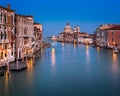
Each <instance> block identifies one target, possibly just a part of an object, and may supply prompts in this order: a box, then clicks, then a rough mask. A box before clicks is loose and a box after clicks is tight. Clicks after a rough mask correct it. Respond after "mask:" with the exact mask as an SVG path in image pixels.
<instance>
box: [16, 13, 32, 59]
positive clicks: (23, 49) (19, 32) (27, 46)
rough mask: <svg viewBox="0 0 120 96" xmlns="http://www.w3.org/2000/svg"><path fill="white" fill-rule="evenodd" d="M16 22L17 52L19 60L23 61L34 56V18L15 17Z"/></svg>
mask: <svg viewBox="0 0 120 96" xmlns="http://www.w3.org/2000/svg"><path fill="white" fill-rule="evenodd" d="M15 18H16V19H15V22H16V47H17V48H16V52H17V58H18V59H21V58H23V57H24V56H26V55H30V54H32V52H33V51H32V46H33V44H34V21H33V17H32V16H23V15H17V14H16V16H15Z"/></svg>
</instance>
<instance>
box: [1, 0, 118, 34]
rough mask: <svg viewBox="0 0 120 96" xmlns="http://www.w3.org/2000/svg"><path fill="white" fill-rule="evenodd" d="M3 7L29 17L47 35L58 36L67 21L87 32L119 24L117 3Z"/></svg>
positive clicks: (82, 0)
mask: <svg viewBox="0 0 120 96" xmlns="http://www.w3.org/2000/svg"><path fill="white" fill-rule="evenodd" d="M7 4H11V8H12V9H14V10H16V13H19V14H24V15H33V16H34V20H35V21H37V22H39V23H41V24H42V25H43V28H44V32H43V35H47V36H50V35H58V33H60V32H62V31H63V30H64V26H65V25H66V23H67V22H69V23H70V24H71V26H72V27H74V26H75V25H79V26H80V27H81V31H83V32H88V33H93V32H94V30H95V28H96V27H97V26H99V25H101V24H105V23H112V24H113V23H117V24H118V23H120V1H119V0H0V5H1V6H7Z"/></svg>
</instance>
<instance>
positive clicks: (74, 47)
mask: <svg viewBox="0 0 120 96" xmlns="http://www.w3.org/2000/svg"><path fill="white" fill-rule="evenodd" d="M74 51H76V43H74Z"/></svg>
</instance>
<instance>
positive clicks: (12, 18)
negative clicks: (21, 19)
mask: <svg viewBox="0 0 120 96" xmlns="http://www.w3.org/2000/svg"><path fill="white" fill-rule="evenodd" d="M11 24H13V15H12V16H11Z"/></svg>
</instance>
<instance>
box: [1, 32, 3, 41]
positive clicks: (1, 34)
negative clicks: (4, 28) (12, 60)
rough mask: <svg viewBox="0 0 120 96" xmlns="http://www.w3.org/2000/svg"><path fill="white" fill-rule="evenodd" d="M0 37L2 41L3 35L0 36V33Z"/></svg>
mask: <svg viewBox="0 0 120 96" xmlns="http://www.w3.org/2000/svg"><path fill="white" fill-rule="evenodd" d="M0 37H1V40H2V38H3V34H2V32H1V33H0Z"/></svg>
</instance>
